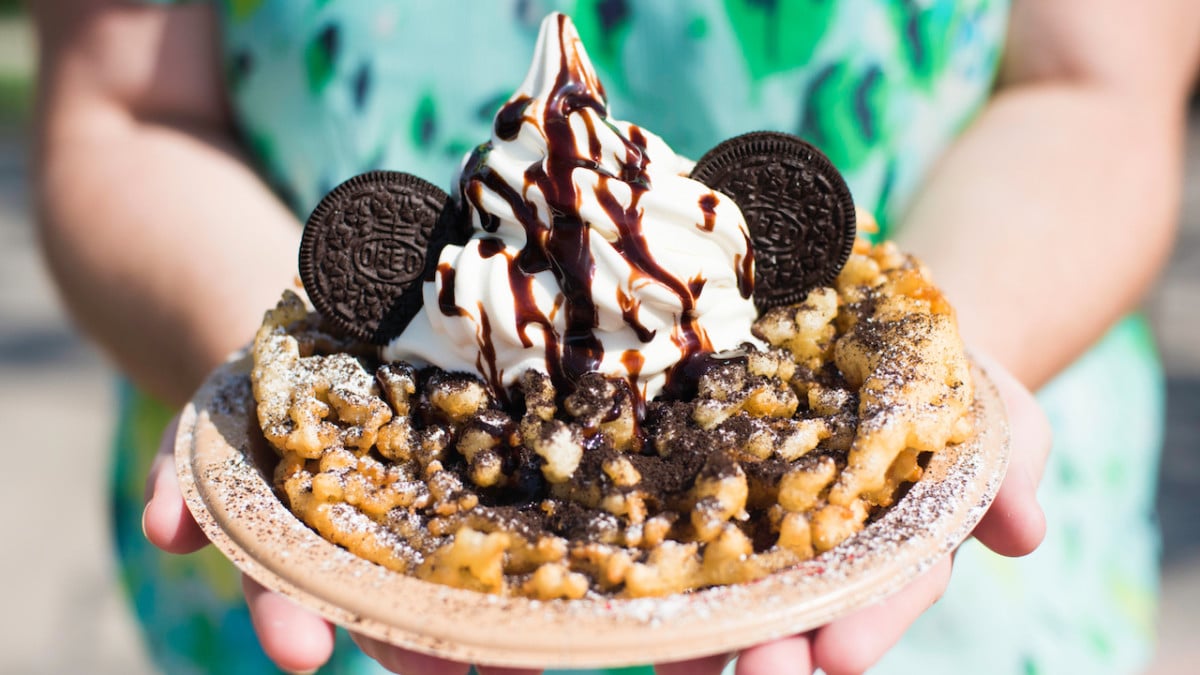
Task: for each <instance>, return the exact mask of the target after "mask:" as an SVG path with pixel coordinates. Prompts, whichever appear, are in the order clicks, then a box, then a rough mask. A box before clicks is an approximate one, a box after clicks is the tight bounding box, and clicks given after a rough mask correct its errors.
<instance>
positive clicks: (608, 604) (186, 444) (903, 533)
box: [175, 355, 1008, 667]
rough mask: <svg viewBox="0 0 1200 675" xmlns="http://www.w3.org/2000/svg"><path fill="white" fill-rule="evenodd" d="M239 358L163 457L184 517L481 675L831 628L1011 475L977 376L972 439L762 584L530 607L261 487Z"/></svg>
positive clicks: (951, 535) (1003, 437)
mask: <svg viewBox="0 0 1200 675" xmlns="http://www.w3.org/2000/svg"><path fill="white" fill-rule="evenodd" d="M250 368H251V364H250V359H249V357H248V356H245V355H242V356H240V357H238V358H235V359H234V360H231V361H229V362H228V363H226V364H225V365H224V366H222V367H221V368H220V369H218V370H217V371H215V372H214V373H213V374H212V375H211V376H210V377H209V378H208V380H207V381H206V382H205V384H204V385H203V386H202V387H201V389H200V390H199V391H198V392H197V393H196V395H195V397H194V398H193V400H192V402H191V403H190V404H189V405H188V406H187V408H186V409H185V410H184V413H183V417H182V419H181V421H180V425H179V435H178V436H177V439H176V446H175V458H176V463H177V467H178V471H179V479H180V484H181V486H182V488H183V494H184V497H185V498H186V500H187V503H188V507H189V508H190V509H191V512H192V514H193V515H194V516H195V518H196V521H197V522H198V523H199V524H200V527H201V528H202V529H203V530H204V532H205V534H207V535H208V537H209V538H210V539H211V540H212V542H213V544H214V545H216V547H217V548H218V549H220V550H221V551H222V552H223V553H224V554H225V555H226V556H227V557H228V558H229V559H230V560H232V561H233V563H234V564H235V565H236V566H237V567H238V568H239V569H241V570H242V571H243V572H245V573H246V574H248V575H250V576H251V577H253V578H254V579H256V580H257V581H258V582H259V583H261V584H263V585H264V586H266V587H267V588H270V589H272V590H275V591H278V592H279V593H282V594H283V595H285V596H288V597H290V598H292V599H293V600H294V601H296V602H297V603H299V604H301V605H303V606H305V607H308V608H310V609H312V610H313V611H315V612H317V613H318V614H320V615H322V616H324V617H325V618H327V619H329V620H330V621H332V622H334V623H337V624H340V625H342V626H345V627H346V628H348V629H350V630H353V631H357V632H359V633H362V634H365V635H368V636H370V637H374V638H377V639H380V640H385V641H387V642H390V643H393V644H396V645H399V646H402V647H405V648H408V649H412V650H414V651H419V652H425V653H428V654H433V655H436V656H441V657H445V658H448V659H454V660H458V661H466V662H473V663H485V664H492V665H508V666H532V667H603V666H621V665H630V664H637V663H652V662H663V661H676V660H681V659H687V658H694V657H699V656H704V655H708V654H717V653H725V652H732V651H735V650H737V649H741V648H744V647H747V646H750V645H754V644H757V643H760V642H763V641H765V640H770V639H772V638H777V637H781V636H785V635H789V634H793V633H797V632H801V631H805V630H808V629H811V628H814V627H816V626H820V625H822V624H825V623H828V622H829V621H831V620H833V619H836V618H838V617H841V616H845V615H846V614H849V613H851V612H853V611H855V610H857V609H860V608H862V607H864V606H866V605H869V604H872V603H874V602H877V601H879V600H881V599H883V598H884V597H886V596H888V595H889V594H891V593H893V592H895V591H897V590H899V589H900V588H902V587H903V586H904V585H905V584H906V583H907V582H909V581H910V580H912V579H913V578H914V577H915V576H917V575H918V574H920V573H921V572H923V571H924V570H926V569H928V568H929V567H931V566H932V565H933V564H935V563H936V562H938V561H939V560H940V559H941V558H942V557H944V556H945V555H947V554H949V552H950V551H951V550H953V549H954V548H955V547H956V546H957V545H958V544H959V543H961V542H962V541H963V540H964V539H966V538H967V536H969V535H970V533H971V530H972V529H973V528H974V527H975V524H976V523H978V521H979V519H980V518H981V517H982V516H983V514H984V512H985V511H986V510H987V507H988V506H989V504H990V503H991V501H992V498H993V497H994V496H995V494H996V490H997V489H998V488H999V485H1000V481H1001V479H1002V478H1003V476H1004V472H1005V468H1006V466H1007V463H1008V426H1007V422H1006V418H1005V413H1004V406H1003V403H1002V402H1001V400H1000V397H999V395H998V393H997V391H996V388H995V386H994V385H993V384H992V382H991V381H990V380H989V379H988V378H987V376H986V375H985V374H984V373H983V371H982V370H981V369H980V368H979V367H978V366H977V365H972V372H973V374H974V377H975V382H976V400H975V413H976V415H977V427H978V428H979V430H980V432H979V434H978V435H977V436H976V437H975V438H974V439H973V440H972V441H970V442H968V443H964V444H961V445H955V446H950V447H948V448H947V449H946V450H944V451H942V452H940V453H937V454H935V455H934V456H933V458H932V459H931V460H930V462H929V465H928V466H927V468H926V471H925V475H924V477H923V478H922V479H921V480H920V481H918V482H917V483H916V484H915V485H913V486H912V488H911V489H910V490H909V491H908V493H907V494H906V495H905V496H904V497H903V498H902V499H901V500H900V501H899V502H897V504H896V505H895V506H893V507H892V508H891V509H890V510H889V511H887V513H886V514H884V515H883V516H882V517H881V518H879V519H878V520H876V521H875V522H873V523H871V524H870V525H868V526H867V527H866V528H865V529H864V530H863V531H862V532H860V533H859V534H857V535H855V536H854V537H852V538H851V539H849V540H847V541H846V542H845V543H843V544H842V545H841V546H839V547H837V548H835V549H834V550H832V551H829V552H827V553H825V554H823V555H821V556H818V557H816V558H814V559H812V560H810V561H807V562H805V563H803V564H801V565H800V566H798V567H795V568H791V569H788V570H785V571H781V572H777V573H775V574H773V575H771V576H768V577H766V578H764V579H762V580H759V581H756V582H753V583H748V584H741V585H736V586H726V587H718V588H712V589H707V590H702V591H697V592H692V593H686V594H680V595H675V596H669V597H666V598H645V599H629V600H622V599H595V600H592V599H584V600H555V601H538V600H531V599H527V598H515V597H498V596H493V595H487V594H483V593H478V592H474V591H467V590H462V589H456V588H450V587H447V586H441V585H437V584H433V583H429V582H426V581H422V580H420V579H416V578H414V577H409V576H405V575H403V574H400V573H397V572H393V571H391V570H388V569H386V568H384V567H381V566H379V565H376V564H374V563H371V562H368V561H366V560H364V559H362V558H359V557H357V556H355V555H353V554H351V553H349V552H347V551H346V550H344V549H342V548H340V547H338V546H336V545H334V544H331V543H329V542H328V541H326V540H325V539H323V538H321V537H320V536H319V535H318V534H316V533H315V532H314V531H313V530H311V529H309V528H308V526H306V525H305V524H304V523H302V522H301V521H300V520H298V519H297V518H296V517H295V516H294V515H292V513H291V512H290V511H289V510H288V509H287V507H286V506H284V504H283V503H282V502H281V501H280V500H279V497H278V496H277V494H276V493H275V491H274V490H273V489H272V486H271V478H270V477H271V473H272V470H273V467H274V465H275V455H274V453H273V452H272V451H271V449H270V447H269V446H268V445H267V443H266V441H265V440H264V439H263V437H262V434H261V433H260V432H259V430H258V426H257V421H256V418H255V414H254V401H253V397H252V396H251V392H250V378H249V372H250Z"/></svg>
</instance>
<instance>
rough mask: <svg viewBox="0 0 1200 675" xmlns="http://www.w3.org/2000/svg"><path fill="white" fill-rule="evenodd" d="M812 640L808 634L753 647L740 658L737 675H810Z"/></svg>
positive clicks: (811, 667) (811, 669)
mask: <svg viewBox="0 0 1200 675" xmlns="http://www.w3.org/2000/svg"><path fill="white" fill-rule="evenodd" d="M812 672H813V661H812V640H811V639H810V637H809V634H808V633H805V634H803V635H793V636H791V637H786V638H783V639H782V640H776V641H774V642H768V643H767V644H764V645H758V646H757V647H751V648H750V649H747V650H746V651H744V652H742V654H741V656H739V657H738V664H737V675H775V674H776V673H778V674H779V675H810V674H811V673H812Z"/></svg>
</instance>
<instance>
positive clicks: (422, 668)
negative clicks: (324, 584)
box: [350, 633, 539, 675]
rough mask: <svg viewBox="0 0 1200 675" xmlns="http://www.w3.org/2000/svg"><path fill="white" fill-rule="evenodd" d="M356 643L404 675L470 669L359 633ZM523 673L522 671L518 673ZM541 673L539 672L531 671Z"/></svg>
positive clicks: (453, 674) (455, 674)
mask: <svg viewBox="0 0 1200 675" xmlns="http://www.w3.org/2000/svg"><path fill="white" fill-rule="evenodd" d="M350 637H351V638H353V639H354V643H355V644H357V645H358V647H359V649H361V650H363V653H364V654H366V655H367V656H369V657H371V658H373V659H375V660H376V661H378V662H379V665H381V666H383V667H384V668H386V669H388V670H390V671H392V672H393V673H402V674H403V675H465V673H466V672H467V671H468V670H469V669H470V666H468V665H467V664H465V663H458V662H457V661H447V660H445V659H439V658H437V657H434V656H428V655H425V654H419V653H417V652H410V651H408V650H407V649H401V648H400V647H397V646H395V645H392V644H388V643H387V642H383V641H380V640H376V639H375V638H370V637H367V636H365V635H361V634H359V633H351V634H350ZM516 672H522V671H516ZM531 672H535V673H536V672H539V671H531Z"/></svg>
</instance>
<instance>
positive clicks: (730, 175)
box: [692, 131, 855, 311]
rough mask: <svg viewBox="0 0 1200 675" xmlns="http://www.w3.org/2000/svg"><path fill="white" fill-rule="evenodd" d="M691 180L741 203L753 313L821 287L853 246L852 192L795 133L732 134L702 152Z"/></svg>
mask: <svg viewBox="0 0 1200 675" xmlns="http://www.w3.org/2000/svg"><path fill="white" fill-rule="evenodd" d="M692 178H693V179H695V180H698V181H700V182H701V183H704V184H705V185H707V186H709V187H711V188H712V189H714V190H717V191H719V192H722V193H724V194H726V195H728V196H729V197H730V198H731V199H733V201H734V202H735V203H736V204H737V205H738V207H740V208H741V210H742V214H743V215H744V216H745V217H746V225H747V226H748V227H749V229H750V240H751V244H752V246H753V247H754V265H755V273H754V303H755V304H756V305H757V306H758V308H759V311H766V310H768V309H770V308H772V307H778V306H780V305H786V304H791V303H796V302H800V301H802V300H803V299H804V297H805V296H806V295H807V294H808V292H809V291H810V290H812V289H813V288H815V287H817V286H823V285H827V284H830V283H832V282H833V280H834V279H835V278H837V275H838V272H840V271H841V269H842V267H843V266H844V265H845V264H846V260H847V259H848V258H849V257H850V251H851V249H852V248H853V247H854V231H855V222H854V198H853V197H852V196H851V195H850V188H848V187H847V186H846V181H845V180H843V179H842V175H841V174H840V173H839V172H838V170H837V169H836V168H834V166H833V164H832V163H831V162H830V161H829V158H828V157H826V156H825V155H824V154H822V153H821V151H820V150H817V149H816V148H815V147H813V146H812V145H811V144H809V143H807V142H805V141H803V140H802V139H800V138H797V137H796V136H792V135H790V134H783V133H777V132H771V131H757V132H753V133H749V134H744V135H742V136H735V137H734V138H731V139H729V140H727V141H724V142H723V143H721V144H720V145H718V146H716V147H715V148H713V149H712V150H709V151H708V153H707V154H705V155H704V156H703V157H701V158H700V161H698V162H696V167H695V168H694V169H693V170H692Z"/></svg>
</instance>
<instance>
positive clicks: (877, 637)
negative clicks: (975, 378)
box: [142, 357, 1050, 675]
mask: <svg viewBox="0 0 1200 675" xmlns="http://www.w3.org/2000/svg"><path fill="white" fill-rule="evenodd" d="M977 358H979V360H980V361H982V362H983V363H984V365H985V367H986V369H987V371H988V374H989V375H990V376H991V378H992V380H993V381H994V382H995V383H996V386H997V387H998V388H999V390H1000V394H1001V397H1002V398H1003V400H1004V403H1005V405H1006V406H1007V407H1008V415H1009V423H1010V426H1011V430H1012V441H1011V443H1012V459H1011V462H1010V464H1009V469H1008V474H1007V475H1006V476H1005V479H1004V482H1003V483H1002V484H1001V486H1000V491H999V493H998V494H997V495H996V500H995V501H994V502H993V503H992V506H991V508H990V509H989V510H988V512H987V514H986V515H985V516H984V518H983V520H982V521H981V522H980V523H979V526H978V527H977V528H976V529H975V533H974V536H975V537H976V538H977V539H979V540H980V541H981V542H982V543H983V544H984V545H986V546H987V547H988V548H990V549H992V550H993V551H995V552H997V553H1000V554H1001V555H1006V556H1021V555H1026V554H1028V553H1030V552H1032V551H1033V550H1034V549H1035V548H1037V546H1038V544H1040V543H1041V540H1042V537H1043V536H1044V534H1045V529H1046V524H1045V519H1044V517H1043V515H1042V511H1041V508H1040V507H1039V506H1038V504H1037V498H1036V490H1037V485H1038V483H1039V482H1040V480H1041V475H1042V470H1043V467H1044V465H1045V461H1046V457H1047V455H1048V454H1049V451H1050V427H1049V425H1048V423H1047V422H1046V418H1045V416H1044V415H1043V414H1042V412H1041V409H1040V408H1039V407H1038V405H1037V403H1036V402H1035V401H1034V399H1033V396H1032V395H1031V394H1030V393H1029V392H1028V391H1027V390H1026V389H1025V388H1024V387H1023V386H1021V384H1020V383H1019V382H1017V380H1016V379H1015V378H1013V376H1012V375H1010V374H1009V373H1008V372H1007V371H1006V370H1004V368H1003V367H1001V366H1000V365H999V364H998V363H996V362H994V361H992V360H990V359H987V358H983V357H977ZM175 428H176V422H172V423H171V424H170V425H168V427H167V429H166V431H165V432H164V434H163V440H162V443H161V445H160V447H159V453H158V456H157V458H156V459H155V461H154V465H153V467H152V468H151V470H150V477H149V480H148V482H147V500H146V510H145V513H144V514H143V517H142V529H143V531H144V532H145V534H146V538H147V539H149V540H150V542H151V543H153V544H154V545H155V546H158V547H159V548H161V549H163V550H164V551H167V552H170V553H190V552H192V551H195V550H197V549H199V548H201V547H203V546H204V545H206V544H207V543H208V540H207V539H206V538H205V536H204V533H203V532H202V531H201V530H200V527H199V526H198V525H196V522H195V520H193V519H192V516H191V513H190V512H189V511H188V509H187V506H186V505H185V504H184V501H183V495H182V494H181V492H180V490H179V484H178V482H177V480H176V476H175V463H174V459H173V455H172V451H173V447H174V439H175ZM951 565H952V559H951V558H946V559H945V560H943V561H942V562H941V563H939V564H938V565H936V566H935V567H934V568H933V569H931V570H929V571H928V572H926V573H925V574H923V575H921V576H920V577H919V578H917V579H916V580H914V581H913V582H912V583H911V584H909V585H908V586H907V587H905V588H904V589H903V590H901V591H900V592H899V593H897V594H895V595H893V596H892V597H890V598H887V599H886V600H884V601H883V602H880V603H879V604H876V605H873V606H871V607H868V608H866V609H863V610H861V611H859V612H858V613H856V614H853V615H851V616H848V617H846V618H843V619H839V620H837V621H834V622H833V623H831V624H828V625H826V626H822V627H821V628H818V629H816V630H813V631H809V632H807V633H804V634H801V635H795V636H791V637H787V638H783V639H780V640H776V641H774V642H770V643H767V644H763V645H758V646H756V647H752V648H750V649H747V650H745V651H744V652H743V653H742V654H741V657H740V659H739V661H738V665H737V673H738V675H777V674H781V673H811V672H812V671H813V670H814V669H815V668H818V667H819V668H821V669H822V670H824V671H825V672H826V673H828V674H829V675H841V674H842V673H861V672H863V671H864V670H866V669H867V668H868V667H870V666H871V665H873V664H874V663H875V662H876V661H878V660H879V659H880V658H881V657H882V656H883V655H884V653H885V652H887V650H888V649H889V648H891V646H892V645H894V644H895V643H896V641H898V640H899V639H900V636H901V635H903V634H904V631H905V630H907V629H908V627H909V626H910V625H911V624H912V622H913V621H915V620H916V618H917V617H918V616H920V615H921V613H923V612H924V611H925V610H927V609H928V608H929V607H930V606H932V605H933V603H935V602H936V601H937V600H938V598H940V597H941V595H942V593H943V592H944V591H945V590H946V585H947V583H949V581H950V569H951ZM242 587H243V589H244V591H245V594H246V602H247V605H248V606H249V608H250V616H251V619H252V620H253V622H254V628H255V631H256V632H257V633H258V638H259V641H260V642H261V643H262V647H263V650H264V651H265V652H266V654H267V656H268V657H270V658H271V660H272V661H274V662H275V663H276V664H277V665H278V666H279V667H280V668H283V669H285V670H290V671H295V672H303V671H309V670H313V669H315V668H318V667H320V666H321V665H322V664H323V663H325V661H326V660H328V659H329V656H330V654H332V652H333V628H332V626H331V625H330V624H329V623H328V622H326V621H325V620H323V619H321V618H320V617H318V616H316V615H315V614H312V613H311V612H309V611H308V610H305V609H304V608H302V607H300V606H298V605H296V604H294V603H293V602H292V601H291V600H288V599H287V598H285V597H283V596H281V595H278V594H276V593H273V592H271V591H268V590H267V589H265V588H263V587H262V586H261V585H259V584H258V583H257V582H255V581H254V580H253V579H250V578H249V577H245V576H243V578H242ZM354 639H355V642H356V643H358V645H359V647H360V648H361V649H362V650H363V652H365V653H366V654H367V655H368V656H370V657H371V658H373V659H375V660H376V661H378V662H379V663H380V664H382V665H383V666H384V667H385V668H387V669H389V670H392V671H394V672H403V673H406V674H409V675H465V673H466V672H467V669H468V666H467V665H466V664H461V663H455V662H452V661H446V660H444V659H438V658H434V657H431V656H426V655H424V654H419V653H416V652H411V651H408V650H404V649H400V648H399V647H395V646H393V645H390V644H387V643H383V642H380V641H378V640H373V639H371V638H367V637H364V636H361V635H355V636H354ZM731 657H732V655H717V656H712V657H707V658H703V659H696V660H692V661H684V662H679V663H670V664H661V665H659V666H658V668H657V671H658V673H659V674H660V675H685V674H686V675H705V674H712V675H717V674H718V673H720V672H721V669H722V668H723V667H724V666H725V664H726V663H727V662H728V660H729V659H730V658H731ZM479 672H480V673H481V675H525V674H526V673H538V672H540V671H539V670H537V669H509V668H496V667H480V668H479Z"/></svg>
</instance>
